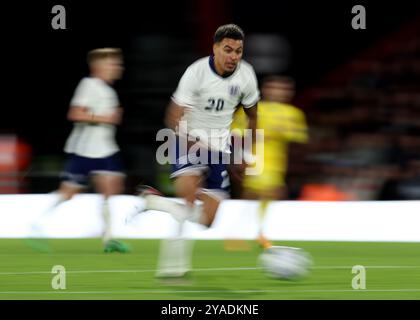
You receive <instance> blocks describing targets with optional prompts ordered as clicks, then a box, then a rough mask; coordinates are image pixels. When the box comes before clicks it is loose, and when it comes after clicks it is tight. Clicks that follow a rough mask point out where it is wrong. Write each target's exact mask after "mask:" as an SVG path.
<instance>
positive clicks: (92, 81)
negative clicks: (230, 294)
mask: <svg viewBox="0 0 420 320" xmlns="http://www.w3.org/2000/svg"><path fill="white" fill-rule="evenodd" d="M88 64H89V68H90V76H89V77H85V78H83V79H82V80H81V81H80V83H79V85H78V86H77V88H76V90H75V93H74V96H73V98H72V100H71V102H70V109H69V112H68V116H67V117H68V119H69V120H70V121H72V122H74V127H73V130H72V132H71V134H70V136H69V138H68V139H67V142H66V145H65V148H64V151H65V152H66V153H68V154H69V159H68V162H67V164H66V167H65V170H64V172H63V173H62V174H61V178H62V182H61V184H60V187H59V189H58V190H57V191H56V192H55V196H56V198H55V200H54V203H53V205H52V206H51V207H50V209H49V210H48V211H46V212H44V213H43V214H42V215H41V217H39V218H38V219H37V221H35V224H34V225H35V226H36V227H37V229H40V228H41V227H42V222H43V220H44V219H45V218H46V217H48V215H49V213H50V212H52V210H53V209H54V208H55V207H56V206H58V205H59V204H60V203H62V202H64V201H66V200H70V199H71V198H72V197H73V196H74V195H75V194H77V193H79V192H80V191H82V190H83V189H84V188H85V187H86V186H87V184H88V182H89V178H90V177H92V178H93V182H94V186H95V189H96V190H97V191H98V192H100V193H101V194H102V195H103V197H104V201H103V206H102V217H103V221H104V232H103V237H102V238H103V242H104V246H105V249H104V251H105V252H112V251H119V252H126V251H128V248H127V246H126V245H125V244H124V243H122V242H119V241H116V240H113V239H112V233H111V217H110V212H109V204H108V198H109V197H110V196H112V195H115V194H119V193H121V192H122V191H123V188H124V178H125V175H124V173H123V172H122V171H123V169H122V163H121V159H120V155H119V147H118V146H117V144H116V141H115V131H116V126H117V125H119V124H120V123H121V118H122V108H121V107H120V104H119V100H118V97H117V93H116V92H115V90H114V89H113V88H112V87H111V85H112V84H113V83H114V81H115V80H118V79H120V78H121V75H122V72H123V59H122V53H121V50H120V49H118V48H101V49H95V50H92V51H90V52H89V53H88Z"/></svg>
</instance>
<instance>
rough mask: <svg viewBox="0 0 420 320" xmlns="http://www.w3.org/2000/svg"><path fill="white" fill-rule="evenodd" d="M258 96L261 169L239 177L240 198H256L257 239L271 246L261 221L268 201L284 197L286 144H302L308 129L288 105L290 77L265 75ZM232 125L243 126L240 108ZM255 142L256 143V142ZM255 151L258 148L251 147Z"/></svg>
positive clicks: (291, 89)
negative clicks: (259, 99)
mask: <svg viewBox="0 0 420 320" xmlns="http://www.w3.org/2000/svg"><path fill="white" fill-rule="evenodd" d="M261 94H262V99H261V101H260V102H259V104H258V120H257V128H258V129H263V130H264V140H263V142H260V143H264V155H263V161H264V169H263V171H262V173H261V174H259V175H243V176H242V179H241V180H242V188H241V189H242V198H243V199H254V200H260V206H259V214H260V226H261V227H260V232H259V237H258V242H259V243H260V245H261V246H262V247H263V248H268V247H270V246H271V243H270V241H268V239H267V238H266V237H265V236H264V235H263V232H262V220H263V218H264V216H265V212H266V208H267V206H268V205H269V203H270V201H272V200H283V199H287V190H286V185H285V177H286V172H287V163H288V145H289V143H291V142H297V143H306V142H307V140H308V128H307V124H306V119H305V115H304V113H303V112H302V111H301V110H300V109H298V108H296V107H295V106H293V105H291V104H290V101H291V100H292V98H293V96H294V94H295V83H294V81H293V79H291V78H288V77H280V76H269V77H267V78H265V79H263V81H262V86H261ZM232 128H236V129H242V128H247V124H246V115H245V114H244V113H243V111H242V109H239V110H238V112H236V114H235V118H234V122H233V123H232ZM257 143H258V142H257ZM253 149H254V150H258V148H255V146H254V148H253Z"/></svg>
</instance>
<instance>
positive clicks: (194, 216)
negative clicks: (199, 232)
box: [187, 203, 207, 226]
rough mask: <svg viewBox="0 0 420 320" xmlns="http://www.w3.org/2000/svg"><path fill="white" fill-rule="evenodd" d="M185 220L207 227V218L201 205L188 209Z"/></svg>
mask: <svg viewBox="0 0 420 320" xmlns="http://www.w3.org/2000/svg"><path fill="white" fill-rule="evenodd" d="M187 220H188V221H191V222H195V223H199V224H202V225H205V226H207V217H206V216H205V214H204V208H203V205H202V204H201V203H200V204H194V206H192V207H189V214H188V218H187Z"/></svg>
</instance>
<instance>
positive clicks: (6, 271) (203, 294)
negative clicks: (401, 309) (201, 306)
mask: <svg viewBox="0 0 420 320" xmlns="http://www.w3.org/2000/svg"><path fill="white" fill-rule="evenodd" d="M49 243H50V245H51V247H52V249H53V251H52V252H50V253H40V252H36V251H34V250H33V249H31V248H30V247H28V246H26V245H25V242H24V241H23V240H21V239H1V240H0V299H142V300H150V299H181V300H196V299H209V300H213V299H239V300H246V299H266V300H277V299H420V243H369V242H363V243H362V242H289V241H287V242H277V243H276V244H278V245H288V246H295V247H300V248H303V249H305V250H307V251H308V252H310V253H311V255H312V257H313V259H314V268H313V269H312V272H311V275H310V276H309V277H308V278H306V279H304V280H301V281H298V282H290V281H281V280H274V279H270V278H267V277H266V276H265V275H264V273H263V272H262V270H260V269H258V268H257V266H256V260H257V256H258V254H259V253H260V252H261V251H260V249H259V247H258V246H257V244H256V243H254V242H251V241H249V242H248V244H249V247H250V250H248V251H226V250H225V249H224V242H223V241H216V240H213V241H196V242H195V245H194V260H193V268H194V270H193V272H192V273H191V275H190V276H189V277H188V278H187V279H186V280H185V281H180V282H163V281H162V280H159V279H156V278H155V277H154V270H155V268H156V261H157V254H158V248H159V241H158V240H127V241H126V243H128V244H129V245H130V246H131V248H132V252H131V253H127V254H120V253H108V254H107V253H103V252H102V246H101V241H100V240H99V239H71V240H62V239H52V240H49ZM54 265H62V266H64V267H65V270H66V289H65V290H54V289H53V288H52V286H51V282H52V279H53V277H54V276H55V274H52V273H51V269H52V267H53V266H54ZM355 265H362V266H364V267H365V268H366V289H364V290H363V289H359V290H354V289H353V288H352V285H351V284H352V279H353V277H354V276H356V274H353V273H352V267H353V266H355Z"/></svg>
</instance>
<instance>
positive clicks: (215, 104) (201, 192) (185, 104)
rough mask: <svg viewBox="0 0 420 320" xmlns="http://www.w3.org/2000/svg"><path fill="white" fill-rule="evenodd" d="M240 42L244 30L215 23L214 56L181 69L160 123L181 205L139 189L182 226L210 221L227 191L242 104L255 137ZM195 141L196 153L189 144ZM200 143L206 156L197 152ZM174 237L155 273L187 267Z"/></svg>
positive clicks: (251, 75) (250, 74) (252, 88)
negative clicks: (168, 134)
mask: <svg viewBox="0 0 420 320" xmlns="http://www.w3.org/2000/svg"><path fill="white" fill-rule="evenodd" d="M243 41H244V33H243V31H242V30H241V28H240V27H238V26H237V25H234V24H228V25H223V26H220V27H219V28H218V29H217V30H216V32H215V35H214V44H213V55H211V56H208V57H204V58H201V59H199V60H197V61H196V62H194V63H193V64H192V65H190V66H189V67H188V68H187V70H186V71H185V73H184V74H183V76H182V78H181V80H180V82H179V84H178V87H177V89H176V91H175V92H174V93H173V95H172V99H171V102H170V104H169V106H168V109H167V113H166V118H165V123H166V125H167V126H168V128H170V129H172V130H174V132H175V134H176V139H175V140H176V147H175V148H173V150H172V152H175V153H176V154H175V155H173V156H174V159H176V161H175V162H176V163H175V164H173V172H172V175H171V178H173V179H174V184H175V193H176V196H177V197H179V198H183V199H184V200H185V204H180V203H175V202H174V201H173V200H171V199H168V198H165V197H163V196H162V195H161V194H159V193H158V192H157V190H155V189H152V188H150V187H147V186H146V187H145V188H143V190H142V193H141V196H143V197H144V199H145V204H146V205H145V210H159V211H164V212H168V213H170V214H172V216H173V217H174V218H175V219H176V220H178V221H179V222H180V225H181V226H182V224H183V222H184V221H185V220H189V221H193V222H196V223H199V224H202V225H205V226H210V225H211V224H212V222H213V220H214V218H215V215H216V211H217V208H218V206H219V204H220V202H221V200H223V199H224V198H226V197H227V196H228V188H229V178H228V174H227V171H226V164H227V163H228V161H229V157H230V125H231V123H232V119H233V113H234V112H235V110H236V108H237V107H238V106H240V105H241V106H243V108H244V110H245V113H246V114H247V116H248V117H249V128H250V129H251V130H252V132H253V137H255V129H256V121H257V102H258V100H259V97H260V93H259V90H258V83H257V78H256V75H255V72H254V70H253V68H252V66H251V65H250V64H248V63H247V62H245V61H243V60H241V58H242V54H243ZM197 140H199V145H200V147H201V148H200V150H199V151H198V152H199V153H200V152H201V154H196V151H197V148H194V147H191V146H192V145H193V144H194V143H195V142H196V141H197ZM182 143H185V144H188V147H189V148H188V151H187V156H186V155H185V154H182V151H181V145H182ZM203 147H205V149H206V152H205V153H206V155H203V154H202V152H203ZM193 149H194V150H195V151H192V150H193ZM203 159H205V160H207V161H202V160H203ZM226 159H227V160H226ZM196 200H200V201H199V202H197V201H196ZM178 240H179V239H178ZM174 242H177V244H175V245H169V244H168V243H167V244H166V245H164V246H163V247H162V249H161V261H160V268H159V270H158V274H157V275H158V276H163V277H165V276H168V277H170V276H183V275H184V274H185V273H186V272H187V271H189V268H190V262H189V261H188V260H189V256H190V255H189V254H188V253H187V252H185V251H186V250H188V249H187V248H186V247H185V245H183V246H180V245H179V241H174ZM182 255H184V258H183V259H181V260H178V262H176V256H178V258H179V257H180V256H182ZM165 256H166V257H168V256H171V257H172V258H171V259H169V260H168V258H166V259H165ZM168 261H169V262H168Z"/></svg>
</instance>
